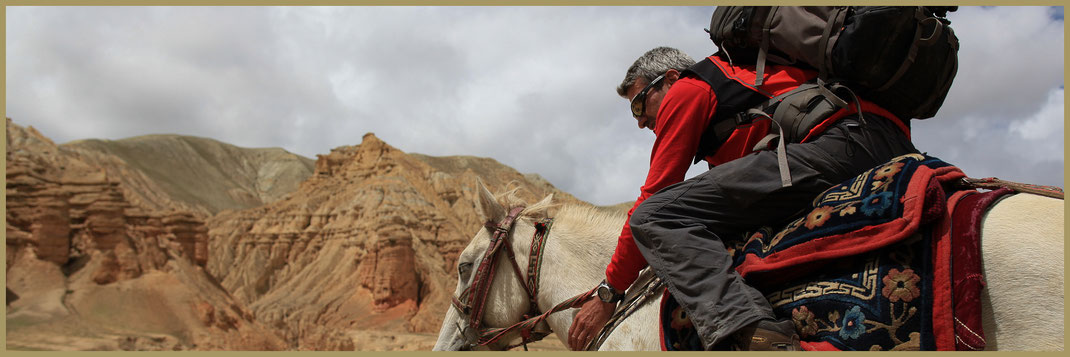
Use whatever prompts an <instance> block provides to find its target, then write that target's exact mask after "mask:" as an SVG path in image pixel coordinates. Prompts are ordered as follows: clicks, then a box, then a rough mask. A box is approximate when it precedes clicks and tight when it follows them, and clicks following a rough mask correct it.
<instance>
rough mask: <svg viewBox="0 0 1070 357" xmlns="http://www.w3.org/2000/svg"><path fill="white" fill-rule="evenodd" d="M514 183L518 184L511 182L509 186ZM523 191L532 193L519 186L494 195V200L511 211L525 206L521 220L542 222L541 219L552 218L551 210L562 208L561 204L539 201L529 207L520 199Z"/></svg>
mask: <svg viewBox="0 0 1070 357" xmlns="http://www.w3.org/2000/svg"><path fill="white" fill-rule="evenodd" d="M514 183H517V182H516V181H510V182H509V184H507V186H510V185H512V184H514ZM521 190H523V191H526V192H530V191H528V190H526V189H524V188H523V187H521V186H519V185H518V186H516V187H513V188H511V189H508V190H505V191H504V192H500V193H498V194H496V195H494V200H495V201H497V202H498V204H501V205H502V207H505V208H506V209H509V208H511V207H520V206H523V207H524V210H522V211H520V217H521V218H528V219H531V220H541V219H545V218H548V217H549V216H550V210H551V209H553V208H557V207H558V206H560V205H559V204H555V203H552V202H551V201H539V202H536V203H533V204H530V205H529V204H528V202H527V201H525V200H524V199H522V198H520V195H519V194H518V193H519V192H520V191H521Z"/></svg>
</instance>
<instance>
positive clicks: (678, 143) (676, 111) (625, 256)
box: [606, 78, 716, 290]
mask: <svg viewBox="0 0 1070 357" xmlns="http://www.w3.org/2000/svg"><path fill="white" fill-rule="evenodd" d="M715 105H716V98H715V97H714V94H713V90H711V89H710V86H709V84H706V82H704V81H702V80H697V79H692V78H681V79H680V80H678V81H676V83H674V84H673V85H672V87H670V89H669V92H668V93H666V94H665V98H664V99H663V100H662V102H661V107H660V109H659V110H658V117H657V119H656V120H655V124H654V135H655V136H656V137H657V139H655V140H654V148H653V149H652V150H651V152H650V170H649V171H648V172H647V175H646V182H645V183H644V184H643V187H642V188H641V192H640V194H639V198H638V199H637V200H636V201H635V205H634V206H632V209H631V210H629V211H628V218H629V220H630V219H631V217H632V212H635V208H636V207H639V204H640V203H643V201H644V200H646V198H647V197H650V196H651V195H653V194H654V193H655V192H658V191H659V190H661V189H662V188H665V187H666V186H669V185H672V184H674V183H677V182H680V181H683V180H684V175H685V174H687V169H688V168H689V167H690V166H691V163H692V159H693V158H694V157H695V152H697V151H698V143H699V140H700V139H701V138H702V132H703V131H704V130H705V129H706V125H707V124H709V121H710V118H712V117H713V110H714V107H715ZM646 265H647V263H646V259H644V258H643V255H642V254H641V253H639V248H638V247H637V246H636V245H635V240H634V239H633V238H632V231H631V228H630V227H629V226H628V222H627V221H625V222H624V229H622V230H621V234H620V237H619V238H618V239H617V248H616V250H615V251H614V252H613V257H612V258H611V259H610V262H609V266H608V267H606V281H608V282H609V284H610V285H612V286H613V287H614V288H616V289H621V290H623V289H627V288H628V287H629V286H631V285H632V283H633V282H635V279H636V278H637V277H638V276H639V271H640V270H642V269H643V268H644V267H646Z"/></svg>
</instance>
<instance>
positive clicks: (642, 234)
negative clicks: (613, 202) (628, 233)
mask: <svg viewBox="0 0 1070 357" xmlns="http://www.w3.org/2000/svg"><path fill="white" fill-rule="evenodd" d="M657 196H658V195H656V194H655V195H653V196H650V197H649V198H647V200H645V201H643V203H640V204H639V207H636V208H635V211H632V217H631V218H630V219H628V226H629V227H631V230H632V237H634V238H635V240H636V242H637V243H641V244H647V243H649V240H650V234H649V232H647V229H649V227H650V225H649V224H648V223H650V222H651V221H653V220H655V219H656V217H655V216H656V213H657V211H658V209H659V208H660V206H662V205H661V204H658V203H657V202H658V201H660V200H659V199H658V198H659V197H657Z"/></svg>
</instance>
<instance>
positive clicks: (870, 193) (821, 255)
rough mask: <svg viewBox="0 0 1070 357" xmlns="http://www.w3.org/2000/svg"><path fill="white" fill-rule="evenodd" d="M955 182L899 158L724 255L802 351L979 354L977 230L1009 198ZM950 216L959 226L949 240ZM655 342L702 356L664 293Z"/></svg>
mask: <svg viewBox="0 0 1070 357" xmlns="http://www.w3.org/2000/svg"><path fill="white" fill-rule="evenodd" d="M964 177H965V175H964V174H963V173H962V171H961V170H959V169H958V168H956V167H954V166H951V165H949V164H948V163H945V162H943V161H941V160H939V159H936V158H933V157H929V156H924V155H918V154H911V155H904V156H901V157H898V158H895V159H893V160H891V161H890V162H888V163H886V164H885V165H882V166H879V167H876V168H873V169H871V170H869V171H866V172H864V173H862V174H861V175H859V176H857V177H855V178H854V179H851V180H849V181H847V182H844V183H842V184H840V185H837V186H834V187H832V188H829V189H828V190H827V191H825V192H824V193H822V194H821V195H819V196H818V197H817V198H815V199H814V201H813V209H812V210H811V211H810V212H809V213H807V214H806V215H804V216H802V217H800V218H799V219H797V220H795V221H793V222H792V223H790V224H789V225H788V226H787V227H786V228H784V229H783V230H780V231H774V230H773V229H771V228H763V229H760V230H758V231H757V232H753V233H751V234H749V235H745V236H742V237H741V238H740V239H738V240H736V241H734V242H729V241H727V239H726V242H725V243H726V245H727V246H729V247H733V248H730V249H734V252H733V254H734V256H735V268H736V271H737V272H739V273H740V274H741V275H742V276H743V277H744V278H746V279H747V281H748V282H749V283H750V284H752V285H753V286H755V287H756V288H758V289H759V290H761V291H762V292H763V293H765V294H766V297H767V298H768V299H769V302H770V304H771V305H772V306H773V310H774V312H775V313H776V314H777V316H778V318H786V319H792V320H793V321H794V322H795V326H796V330H797V331H798V332H799V335H800V337H801V338H802V341H803V342H802V345H803V348H804V349H808V350H955V349H979V348H983V347H984V337H983V336H984V335H983V333H982V331H981V323H980V321H981V320H980V305H979V304H980V299H979V296H980V292H981V291H980V290H981V288H982V286H983V280H982V278H981V270H980V245H979V240H978V232H979V227H978V226H977V225H978V224H979V223H980V216H981V214H982V213H983V212H984V211H985V209H987V207H988V206H989V205H990V204H991V203H992V202H994V201H995V200H996V199H997V198H999V197H1001V196H1003V195H1005V194H1007V193H1009V192H1010V190H1007V189H1001V190H996V191H991V192H986V193H980V192H978V191H976V190H973V189H969V190H959V191H955V189H957V188H959V187H957V186H958V182H960V180H961V179H962V178H964ZM955 212H961V213H960V214H959V215H961V216H963V217H966V218H961V219H959V220H958V221H959V222H961V224H960V226H958V227H954V229H953V227H952V216H953V215H955ZM953 230H954V231H955V233H956V234H958V233H967V234H964V235H958V236H956V238H953V237H952V234H951V232H952V231H953ZM970 234H972V236H971V235H970ZM953 240H954V242H953ZM953 256H954V257H955V263H956V265H955V267H954V268H952V266H951V264H950V262H951V260H952V257H953ZM953 298H954V299H955V300H953ZM661 331H662V347H663V349H664V350H700V349H702V348H701V347H702V343H701V342H700V341H699V339H698V337H697V334H696V331H695V330H694V327H693V326H691V324H690V321H689V320H688V318H687V316H686V314H684V312H683V309H682V308H680V307H679V305H678V304H676V302H675V300H673V299H672V297H671V296H670V295H669V294H668V293H667V292H666V294H665V297H664V298H663V301H662V319H661Z"/></svg>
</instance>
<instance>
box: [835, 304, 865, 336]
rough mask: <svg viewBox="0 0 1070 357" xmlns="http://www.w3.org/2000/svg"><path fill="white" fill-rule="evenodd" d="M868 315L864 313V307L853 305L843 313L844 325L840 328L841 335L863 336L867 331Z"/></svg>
mask: <svg viewBox="0 0 1070 357" xmlns="http://www.w3.org/2000/svg"><path fill="white" fill-rule="evenodd" d="M865 322H866V315H864V314H862V308H860V307H859V306H857V305H856V306H855V307H852V308H851V309H850V310H847V313H846V314H844V315H843V327H842V328H841V329H840V337H841V338H843V339H848V340H849V339H852V338H858V337H859V336H862V334H863V333H865V332H866V325H865Z"/></svg>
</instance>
